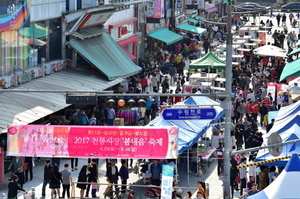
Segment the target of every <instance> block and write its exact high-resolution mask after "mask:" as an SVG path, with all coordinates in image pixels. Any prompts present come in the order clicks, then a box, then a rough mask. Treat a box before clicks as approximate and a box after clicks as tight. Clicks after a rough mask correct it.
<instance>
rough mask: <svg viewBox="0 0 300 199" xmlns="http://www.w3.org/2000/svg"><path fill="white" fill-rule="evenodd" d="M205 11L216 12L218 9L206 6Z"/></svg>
mask: <svg viewBox="0 0 300 199" xmlns="http://www.w3.org/2000/svg"><path fill="white" fill-rule="evenodd" d="M205 11H206V12H208V13H212V12H217V11H218V7H212V8H208V9H206V10H205Z"/></svg>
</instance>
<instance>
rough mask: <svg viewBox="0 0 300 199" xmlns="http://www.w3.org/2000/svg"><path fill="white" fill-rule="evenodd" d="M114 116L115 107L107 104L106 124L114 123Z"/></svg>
mask: <svg viewBox="0 0 300 199" xmlns="http://www.w3.org/2000/svg"><path fill="white" fill-rule="evenodd" d="M115 117H116V112H115V109H114V108H113V107H112V105H109V108H108V109H107V126H113V125H114V120H115Z"/></svg>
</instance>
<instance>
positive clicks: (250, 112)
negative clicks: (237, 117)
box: [246, 99, 253, 121]
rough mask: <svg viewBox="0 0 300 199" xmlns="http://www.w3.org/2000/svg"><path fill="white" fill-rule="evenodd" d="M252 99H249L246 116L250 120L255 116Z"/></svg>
mask: <svg viewBox="0 0 300 199" xmlns="http://www.w3.org/2000/svg"><path fill="white" fill-rule="evenodd" d="M252 106H253V105H252V101H251V100H250V99H249V100H248V102H247V106H246V116H247V118H248V120H249V121H252V120H251V118H252V117H253V115H252V114H253V111H252Z"/></svg>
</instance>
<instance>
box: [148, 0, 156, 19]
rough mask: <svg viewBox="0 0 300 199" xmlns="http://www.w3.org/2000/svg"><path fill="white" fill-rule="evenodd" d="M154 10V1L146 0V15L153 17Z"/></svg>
mask: <svg viewBox="0 0 300 199" xmlns="http://www.w3.org/2000/svg"><path fill="white" fill-rule="evenodd" d="M154 12H155V1H154V0H152V1H147V9H146V17H153V16H154Z"/></svg>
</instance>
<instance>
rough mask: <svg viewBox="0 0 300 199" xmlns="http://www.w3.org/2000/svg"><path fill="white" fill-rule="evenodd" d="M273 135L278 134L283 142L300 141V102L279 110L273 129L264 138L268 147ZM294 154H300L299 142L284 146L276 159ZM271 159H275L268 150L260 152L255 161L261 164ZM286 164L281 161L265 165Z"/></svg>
mask: <svg viewBox="0 0 300 199" xmlns="http://www.w3.org/2000/svg"><path fill="white" fill-rule="evenodd" d="M272 133H278V134H279V135H280V136H281V138H282V141H283V142H286V141H291V140H296V139H300V101H298V102H296V103H294V104H291V105H289V106H286V107H282V108H281V109H280V110H279V112H278V114H277V116H276V118H275V123H274V125H273V127H272V129H271V130H270V131H269V133H268V134H266V135H264V136H263V139H264V143H263V145H267V141H268V137H269V136H270V134H272ZM293 153H300V143H299V142H298V143H293V144H288V145H284V146H283V148H282V153H281V154H280V155H279V156H278V157H276V158H280V157H285V156H289V155H292V154H293ZM271 159H274V157H273V156H272V155H271V154H270V153H269V152H268V150H260V151H259V152H258V154H257V157H256V159H255V161H256V162H259V161H265V160H271ZM286 163H287V160H280V161H276V162H270V163H267V164H265V165H270V166H285V165H286Z"/></svg>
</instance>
